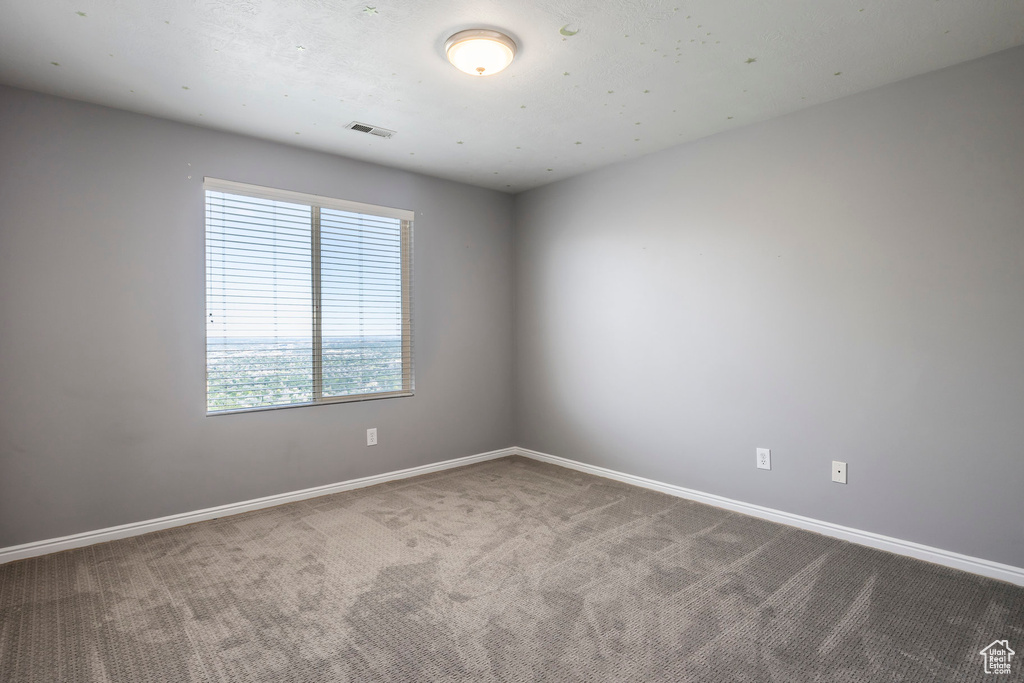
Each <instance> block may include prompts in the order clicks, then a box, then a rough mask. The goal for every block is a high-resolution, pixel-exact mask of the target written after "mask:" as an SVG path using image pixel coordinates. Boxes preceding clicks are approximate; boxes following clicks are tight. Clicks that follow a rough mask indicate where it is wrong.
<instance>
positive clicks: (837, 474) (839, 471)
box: [832, 460, 846, 484]
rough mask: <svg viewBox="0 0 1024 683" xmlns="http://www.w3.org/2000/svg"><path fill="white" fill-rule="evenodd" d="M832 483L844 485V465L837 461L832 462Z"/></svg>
mask: <svg viewBox="0 0 1024 683" xmlns="http://www.w3.org/2000/svg"><path fill="white" fill-rule="evenodd" d="M832 481H834V482H835V483H837V484H845V483H846V463H845V462H839V461H838V460H833V461H832Z"/></svg>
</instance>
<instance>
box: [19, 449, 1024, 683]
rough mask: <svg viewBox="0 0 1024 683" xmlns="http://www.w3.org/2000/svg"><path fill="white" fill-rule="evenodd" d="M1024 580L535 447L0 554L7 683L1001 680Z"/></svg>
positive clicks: (1021, 633)
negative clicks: (693, 495)
mask: <svg viewBox="0 0 1024 683" xmlns="http://www.w3.org/2000/svg"><path fill="white" fill-rule="evenodd" d="M996 639H1000V640H1002V639H1008V640H1009V642H1010V646H1011V647H1013V648H1014V649H1015V650H1017V651H1018V652H1019V653H1020V654H1019V655H1018V657H1020V658H1022V659H1024V589H1021V588H1018V587H1014V586H1011V585H1009V584H1004V583H1000V582H996V581H991V580H987V579H983V578H979V577H976V576H973V575H970V574H965V573H961V572H957V571H954V570H950V569H946V568H943V567H939V566H936V565H931V564H927V563H923V562H918V561H916V560H911V559H907V558H903V557H898V556H895V555H890V554H887V553H883V552H879V551H875V550H870V549H867V548H863V547H859V546H855V545H851V544H848V543H844V542H842V541H837V540H834V539H830V538H826V537H823V536H818V535H815V534H811V533H807V532H803V531H799V530H796V529H792V528H789V527H785V526H780V525H776V524H772V523H769V522H765V521H761V520H758V519H754V518H750V517H745V516H742V515H739V514H735V513H731V512H727V511H724V510H720V509H717V508H713V507H708V506H705V505H701V504H698V503H693V502H689V501H685V500H680V499H678V498H672V497H669V496H666V495H662V494H658V493H653V492H650V491H646V490H643V489H637V488H633V487H630V486H627V485H624V484H619V483H616V482H612V481H608V480H605V479H600V478H596V477H592V476H589V475H585V474H580V473H577V472H574V471H571V470H565V469H561V468H558V467H554V466H550V465H544V464H539V463H536V462H534V461H531V460H526V459H522V458H507V459H502V460H496V461H491V462H487V463H481V464H478V465H472V466H469V467H465V468H462V469H458V470H450V471H447V472H441V473H437V474H433V475H427V476H423V477H418V478H416V479H408V480H404V481H400V482H394V483H391V484H384V485H381V486H376V487H373V488H368V489H362V490H359V491H352V492H347V493H341V494H337V495H333V496H327V497H323V498H317V499H313V500H308V501H303V502H300V503H293V504H290V505H284V506H281V507H277V508H272V509H268V510H262V511H258V512H253V513H248V514H244V515H238V516H234V517H226V518H222V519H218V520H213V521H210V522H203V523H200V524H194V525H192V526H188V527H182V528H178V529H171V530H167V531H162V532H157V533H153V534H149V535H146V536H140V537H136V538H131V539H125V540H122V541H115V542H112V543H106V544H102V545H96V546H92V547H89V548H82V549H79V550H72V551H68V552H64V553H58V554H54V555H50V556H46V557H40V558H35V559H29V560H24V561H20V562H14V563H10V564H7V565H3V566H0V680H2V681H4V682H5V683H7V682H12V683H13V682H14V681H46V682H47V683H50V682H53V681H125V682H131V683H140V682H145V681H171V682H185V681H259V682H264V681H266V682H270V681H296V682H298V681H303V682H310V683H312V682H316V681H389V682H390V681H541V680H544V681H723V682H726V681H728V682H729V683H735V682H737V681H757V682H758V683H766V682H770V681H822V682H826V681H827V682H841V681H859V682H860V681H922V682H923V681H927V682H929V683H933V682H935V681H985V680H993V679H996V680H1011V681H1019V680H1021V678H1022V674H1021V666H1020V664H1021V662H1020V661H1014V662H1013V673H1012V675H1011V676H999V677H993V676H986V675H985V674H984V669H983V662H982V657H981V655H979V654H978V652H979V651H980V650H981V649H982V648H983V647H985V646H986V645H988V644H989V643H990V642H992V641H994V640H996Z"/></svg>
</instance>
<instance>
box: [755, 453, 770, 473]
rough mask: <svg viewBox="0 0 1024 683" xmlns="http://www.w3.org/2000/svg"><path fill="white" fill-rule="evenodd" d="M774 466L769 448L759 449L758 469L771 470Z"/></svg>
mask: <svg viewBox="0 0 1024 683" xmlns="http://www.w3.org/2000/svg"><path fill="white" fill-rule="evenodd" d="M771 468H772V452H771V449H769V448H758V449H757V469H759V470H770V469H771Z"/></svg>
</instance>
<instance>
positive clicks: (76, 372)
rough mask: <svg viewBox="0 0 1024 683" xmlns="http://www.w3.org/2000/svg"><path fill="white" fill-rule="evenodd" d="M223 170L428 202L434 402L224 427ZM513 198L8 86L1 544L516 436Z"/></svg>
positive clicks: (430, 395) (499, 443) (427, 364)
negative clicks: (218, 360) (212, 196)
mask: <svg viewBox="0 0 1024 683" xmlns="http://www.w3.org/2000/svg"><path fill="white" fill-rule="evenodd" d="M189 164H191V165H189ZM189 175H191V179H188V178H187V176H189ZM207 175H208V176H213V177H217V178H226V179H229V180H237V181H241V182H248V183H256V184H260V185H268V186H272V187H280V188H285V189H290V190H297V191H300V192H310V193H316V194H323V195H328V196H333V197H341V198H344V199H351V200H355V201H361V202H370V203H375V204H383V205H386V206H397V207H400V208H408V209H413V210H415V211H416V224H415V255H414V259H415V260H414V263H415V267H414V272H415V282H414V303H415V323H414V324H415V327H414V330H415V335H416V336H415V354H416V396H415V397H412V398H403V399H391V400H383V401H370V402H366V403H356V404H342V405H328V406H317V407H309V408H296V409H289V410H279V411H271V412H262V413H249V414H241V415H231V416H219V417H210V418H208V417H206V416H205V393H204V392H205V379H204V371H205V368H204V343H205V342H204V333H205V329H204V306H205V297H204V287H205V279H204V278H205V271H204V246H203V232H204V227H203V191H202V179H203V176H207ZM511 204H512V200H511V198H510V197H508V196H507V195H504V194H500V193H496V192H491V191H487V190H481V189H477V188H471V187H468V186H464V185H459V184H456V183H451V182H446V181H441V180H436V179H431V178H427V177H424V176H418V175H415V174H411V173H405V172H400V171H395V170H389V169H386V168H383V167H379V166H374V165H370V164H365V163H360V162H355V161H351V160H346V159H342V158H338V157H335V156H330V155H326V154H319V153H314V152H309V151H303V150H299V149H296V148H291V147H287V146H283V145H277V144H271V143H267V142H261V141H258V140H253V139H250V138H245V137H240V136H235V135H230V134H225V133H219V132H214V131H209V130H203V129H200V128H194V127H189V126H185V125H181V124H176V123H170V122H167V121H162V120H158V119H153V118H148V117H145V116H139V115H135V114H128V113H124V112H119V111H115V110H112V109H105V108H102V107H96V106H91V105H86V104H81V103H76V102H71V101H67V100H61V99H56V98H51V97H46V96H42V95H37V94H33V93H28V92H25V91H20V90H12V89H9V88H0V547H4V546H9V545H13V544H19V543H23V542H27V541H34V540H39V539H44V538H52V537H56V536H61V535H65V534H71V533H75V532H80V531H86V530H92V529H97V528H102V527H107V526H111V525H116V524H123V523H127V522H133V521H138V520H143V519H149V518H153V517H159V516H162V515H168V514H173V513H179V512H184V511H190V510H195V509H199V508H205V507H209V506H214V505H220V504H224V503H232V502H238V501H242V500H246V499H251V498H255V497H259V496H265V495H269V494H274V493H281V492H286V491H293V490H296V489H301V488H305V487H310V486H316V485H320V484H328V483H332V482H337V481H341V480H346V479H351V478H354V477H361V476H365V475H371V474H376V473H380V472H387V471H391V470H396V469H401V468H405V467H411V466H415V465H423V464H426V463H432V462H437V461H440V460H446V459H448V458H455V457H459V456H465V455H470V454H474V453H480V452H483V451H488V450H492V449H496V448H503V447H507V446H509V445H511V443H512V405H511V391H510V390H509V386H510V382H511V369H512V341H511V339H512V308H511V307H512V288H511V267H512V242H511ZM367 427H377V428H378V429H379V436H380V445H378V446H375V447H373V448H367V447H366V446H365V429H366V428H367Z"/></svg>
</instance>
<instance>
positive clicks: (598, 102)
mask: <svg viewBox="0 0 1024 683" xmlns="http://www.w3.org/2000/svg"><path fill="white" fill-rule="evenodd" d="M372 2H373V3H374V4H368V3H367V2H366V1H365V0H364V1H363V2H350V1H347V0H201V1H200V0H192V1H185V0H177V1H173V0H0V9H2V12H3V13H2V15H0V17H2V20H0V82H2V83H5V84H8V85H14V86H18V87H22V88H29V89H32V90H38V91H42V92H47V93H53V94H57V95H62V96H65V97H71V98H74V99H80V100H85V101H89V102H96V103H100V104H105V105H109V106H113V107H118V108H121V109H127V110H131V111H137V112H143V113H146V114H152V115H155V116H161V117H165V118H170V119H175V120H179V121H186V122H190V123H195V124H199V125H203V126H209V127H213V128H219V129H225V130H231V131H236V132H241V133H246V134H250V135H255V136H258V137H262V138H268V139H272V140H278V141H282V142H287V143H290V144H294V145H299V146H303V147H310V148H314V149H320V150H325V151H329V152H335V153H338V154H342V155H345V156H349V157H354V158H358V159H366V160H370V161H374V162H378V163H381V164H386V165H389V166H395V167H399V168H405V169H410V170H415V171H420V172H423V173H427V174H430V175H435V176H440V177H444V178H451V179H454V180H459V181H463V182H466V183H471V184H474V185H481V186H484V187H491V188H495V189H498V190H504V191H508V192H518V191H520V190H524V189H528V188H531V187H536V186H538V185H543V184H545V183H548V182H551V181H553V180H557V179H560V178H564V177H567V176H570V175H575V174H577V173H581V172H583V171H586V170H589V169H593V168H597V167H599V166H603V165H606V164H609V163H613V162H616V161H620V160H623V159H627V158H632V157H637V156H640V155H643V154H647V153H650V152H653V151H655V150H659V149H664V148H666V147H670V146H672V145H676V144H679V143H682V142H687V141H690V140H694V139H697V138H701V137H704V136H707V135H711V134H713V133H716V132H719V131H722V130H726V129H729V128H733V127H737V126H742V125H746V124H749V123H752V122H755V121H761V120H764V119H768V118H771V117H773V116H777V115H779V114H783V113H786V112H790V111H794V110H796V109H800V108H803V107H807V106H810V105H813V104H816V103H819V102H824V101H827V100H831V99H835V98H837V97H841V96H843V95H849V94H852V93H855V92H859V91H862V90H866V89H868V88H872V87H876V86H879V85H883V84H886V83H891V82H893V81H897V80H900V79H903V78H906V77H909V76H913V75H915V74H919V73H924V72H927V71H932V70H934V69H938V68H941V67H944V66H949V65H951V64H955V63H958V62H962V61H965V60H968V59H973V58H976V57H981V56H983V55H986V54H990V53H992V52H996V51H998V50H1002V49H1005V48H1009V47H1012V46H1014V45H1018V44H1021V43H1024V0H804V1H798V0H771V1H770V2H765V1H764V0H731V1H730V0H688V1H687V0H670V1H667V2H662V1H658V0H614V1H611V0H610V1H606V2H586V1H583V0H575V1H574V0H543V1H541V0H521V1H519V2H494V1H490V0H473V1H471V2H470V1H466V0H430V1H422V2H393V1H388V0H372ZM465 28H497V29H501V30H503V31H505V32H506V33H508V34H510V35H512V36H513V37H514V38H515V39H516V41H517V42H518V44H519V54H518V56H517V58H516V61H515V62H514V63H513V64H512V66H511V67H509V68H508V69H507V70H506V71H504V72H502V73H500V74H497V75H495V76H492V77H488V78H474V77H471V76H467V75H465V74H462V73H460V72H459V71H457V70H455V69H454V68H453V67H452V66H451V65H449V64H448V63H447V62H446V61H445V59H444V57H443V54H442V53H443V49H442V48H443V45H444V41H445V39H446V38H447V37H448V36H449V35H451V34H452V33H454V32H455V31H457V30H460V29H465ZM353 120H354V121H360V122H363V123H368V124H371V125H375V126H381V127H384V128H389V129H393V130H396V131H397V135H395V136H394V137H393V138H392V139H390V140H386V139H379V138H375V137H373V136H370V135H367V134H364V133H357V132H354V131H351V130H347V129H345V128H344V126H345V125H347V124H348V123H350V122H352V121H353Z"/></svg>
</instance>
